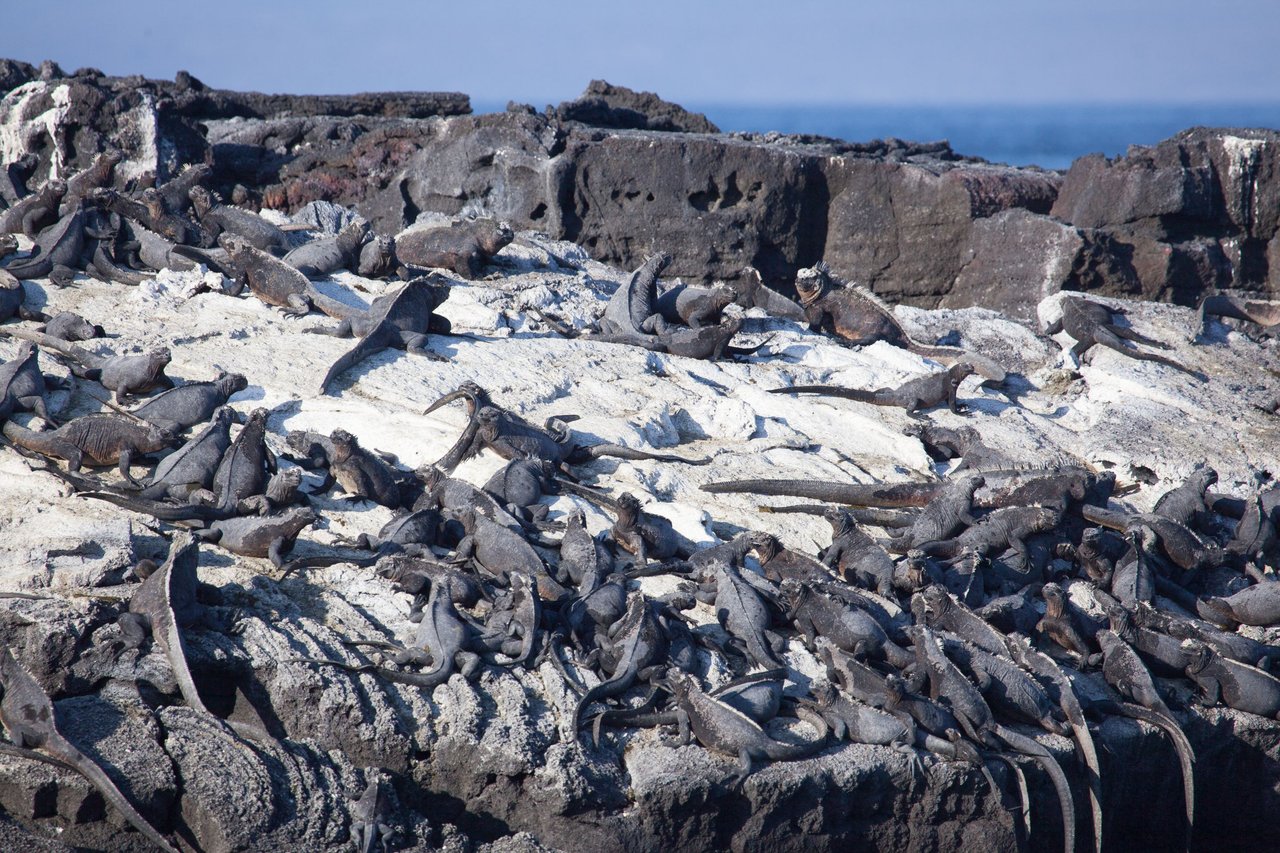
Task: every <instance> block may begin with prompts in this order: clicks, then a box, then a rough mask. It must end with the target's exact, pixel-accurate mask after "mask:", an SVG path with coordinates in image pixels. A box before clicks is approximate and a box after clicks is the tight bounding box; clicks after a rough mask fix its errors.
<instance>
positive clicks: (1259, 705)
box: [1180, 640, 1280, 719]
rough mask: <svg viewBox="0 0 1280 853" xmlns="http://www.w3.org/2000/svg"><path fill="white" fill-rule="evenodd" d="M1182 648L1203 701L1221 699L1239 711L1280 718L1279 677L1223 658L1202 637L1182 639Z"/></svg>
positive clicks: (1213, 702) (1214, 702)
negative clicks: (1201, 639) (1201, 640)
mask: <svg viewBox="0 0 1280 853" xmlns="http://www.w3.org/2000/svg"><path fill="white" fill-rule="evenodd" d="M1180 648H1181V649H1182V653H1183V655H1184V656H1185V657H1186V661H1187V667H1186V673H1187V678H1190V679H1191V680H1192V681H1193V682H1195V683H1196V685H1197V686H1198V687H1199V688H1200V691H1201V701H1202V702H1203V703H1204V704H1206V705H1214V704H1217V703H1219V702H1221V703H1222V704H1223V705H1226V706H1227V707H1228V708H1235V709H1236V710H1237V711H1247V712H1249V713H1250V714H1257V715H1258V716H1261V717H1270V718H1272V719H1277V718H1280V679H1277V678H1276V677H1275V676H1274V675H1271V674H1269V673H1266V672H1263V671H1262V670H1260V669H1258V668H1257V667H1255V666H1249V665H1248V664H1246V663H1240V662H1239V661H1234V660H1231V659H1230V658H1224V657H1222V656H1221V655H1219V654H1218V653H1217V652H1215V651H1214V650H1213V649H1211V648H1209V647H1208V646H1207V645H1205V644H1204V643H1202V642H1200V641H1199V640H1183V641H1182V643H1181V646H1180Z"/></svg>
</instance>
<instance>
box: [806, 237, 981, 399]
mask: <svg viewBox="0 0 1280 853" xmlns="http://www.w3.org/2000/svg"><path fill="white" fill-rule="evenodd" d="M795 285H796V294H797V295H798V296H799V297H800V305H801V307H802V308H803V309H804V317H805V320H807V321H808V323H809V328H810V329H811V330H813V331H815V332H823V333H825V334H828V335H834V336H836V337H838V338H842V339H844V340H846V341H848V342H849V343H851V344H853V345H854V346H865V345H867V344H872V343H875V342H876V341H885V342H887V343H889V344H890V345H892V346H895V347H899V348H901V349H905V350H908V351H910V352H913V353H916V354H917V355H923V356H927V357H928V358H932V359H934V360H936V361H939V362H941V363H943V364H947V365H950V364H956V363H959V362H968V363H969V364H971V365H973V366H974V367H975V368H976V369H977V371H978V372H979V373H981V374H982V375H983V376H984V377H985V378H987V379H991V380H993V381H995V382H1003V381H1004V378H1005V371H1004V368H1002V367H1000V365H998V364H996V363H995V362H994V361H992V360H991V359H989V358H987V357H985V356H982V355H978V354H977V353H972V352H967V351H965V350H963V349H960V348H958V347H944V346H929V345H927V344H922V343H919V342H918V341H915V340H912V338H911V336H910V335H909V334H907V330H906V329H904V328H903V327H902V324H901V323H899V322H898V320H897V318H895V317H894V316H893V312H892V310H890V308H889V306H888V305H886V304H885V303H884V302H883V301H882V300H881V299H880V297H878V296H876V295H875V294H874V293H872V292H871V291H870V290H868V289H866V288H864V287H857V286H851V285H848V284H845V283H844V282H842V281H839V280H838V279H837V278H836V277H835V276H833V275H832V274H831V270H830V269H829V268H828V267H827V265H826V264H825V263H824V262H822V261H819V262H818V263H817V264H815V265H814V266H812V267H808V268H806V269H802V270H800V271H799V272H798V273H796V282H795Z"/></svg>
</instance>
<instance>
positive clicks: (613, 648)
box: [551, 592, 667, 732]
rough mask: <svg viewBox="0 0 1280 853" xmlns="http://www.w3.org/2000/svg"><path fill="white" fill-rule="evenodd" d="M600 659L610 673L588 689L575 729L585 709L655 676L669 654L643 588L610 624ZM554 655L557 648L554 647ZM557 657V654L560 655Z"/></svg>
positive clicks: (575, 714) (580, 703)
mask: <svg viewBox="0 0 1280 853" xmlns="http://www.w3.org/2000/svg"><path fill="white" fill-rule="evenodd" d="M607 639H608V641H609V642H608V644H607V645H605V646H602V654H601V655H600V662H601V664H602V665H603V666H605V668H606V671H607V672H608V673H609V677H608V678H607V679H605V680H603V681H601V682H600V683H599V684H596V685H595V686H593V687H592V688H591V689H590V690H588V691H586V693H584V694H583V695H582V697H581V698H580V699H579V700H578V704H577V705H576V706H575V707H574V709H573V731H574V732H577V731H578V730H579V729H581V728H582V718H583V714H584V712H585V711H586V710H587V708H589V707H590V706H591V704H592V703H594V702H599V701H601V700H603V699H607V698H609V697H611V696H617V695H618V694H619V693H623V692H624V691H626V690H629V689H630V688H631V686H632V685H633V684H635V682H636V680H637V679H643V680H648V679H650V678H652V677H653V676H654V675H655V674H657V672H658V671H659V669H660V668H661V666H662V663H663V661H664V659H665V658H666V651H667V638H666V635H665V634H664V632H663V630H662V626H661V625H660V624H659V623H658V620H657V619H656V617H655V616H654V613H653V609H652V607H651V605H650V603H649V602H648V601H647V600H646V599H645V596H644V594H643V593H641V592H634V593H632V594H631V595H630V596H629V597H628V599H627V609H626V612H625V613H624V614H623V615H622V618H621V619H619V620H618V621H617V622H615V623H614V624H613V625H612V626H610V628H609V630H608V633H607ZM551 654H552V655H555V654H556V652H555V651H554V650H552V652H551ZM557 660H558V658H557Z"/></svg>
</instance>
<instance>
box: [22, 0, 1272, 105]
mask: <svg viewBox="0 0 1280 853" xmlns="http://www.w3.org/2000/svg"><path fill="white" fill-rule="evenodd" d="M481 7H483V10H484V13H483V14H481V13H480V12H479V11H476V10H478V9H480V8H481ZM175 9H182V10H183V11H182V12H180V13H179V12H176V11H175ZM214 9H216V10H217V11H216V12H215V11H213V10H214ZM10 12H11V14H9V15H6V20H5V22H4V26H3V28H2V30H0V56H7V57H13V58H17V59H23V60H26V61H29V62H38V61H40V60H41V59H44V58H52V59H56V60H57V61H58V62H59V63H60V64H62V65H63V67H65V68H66V69H67V70H68V71H70V70H73V69H74V68H77V67H80V66H85V65H89V66H95V67H98V68H101V69H102V70H104V71H106V72H107V73H109V74H134V73H141V74H145V75H147V76H150V77H167V78H171V77H172V76H173V74H174V72H175V71H177V70H178V69H180V68H185V69H187V70H189V71H191V72H192V73H193V74H195V75H196V76H197V77H199V78H201V79H202V80H204V81H205V82H206V83H208V84H210V85H212V86H216V87H219V88H231V89H256V90H260V91H269V92H294V93H343V92H357V91H370V90H393V89H425V90H449V91H461V92H465V93H467V94H469V95H471V96H472V97H473V99H475V100H477V101H481V102H495V101H497V102H505V101H506V100H508V99H514V100H517V101H525V102H529V103H533V104H534V105H536V106H539V107H541V106H542V105H544V104H546V103H555V102H559V101H561V100H566V99H569V98H572V97H573V96H575V95H577V94H578V93H579V92H581V90H582V89H583V87H584V86H585V85H586V83H587V81H589V80H591V79H592V78H604V79H607V80H609V81H610V82H612V83H616V84H620V85H625V86H630V87H631V88H634V89H645V90H650V91H656V92H658V93H659V94H661V95H663V96H664V97H666V98H668V99H670V100H674V101H678V102H681V103H686V104H689V105H693V106H698V105H704V104H716V103H742V104H751V103H771V104H778V103H802V102H808V103H898V104H921V103H933V104H937V103H987V104H989V103H1001V104H1029V103H1137V102H1146V103H1150V102H1162V103H1186V102H1191V103H1205V102H1222V101H1235V102H1249V101H1269V102H1275V101H1277V100H1280V63H1277V61H1276V59H1275V56H1276V46H1275V45H1276V38H1277V36H1278V35H1280V2H1276V0H1215V2H1212V3H1206V2H1203V0H1196V1H1195V2H1193V0H1110V2H1096V1H1095V0H1075V2H1063V1H1062V0H1056V2H1048V0H985V2H984V0H974V2H968V3H965V2H957V0H950V2H944V0H912V2H910V3H909V4H895V3H885V2H882V0H881V2H876V3H862V2H845V3H834V2H826V3H820V2H814V0H787V1H786V2H769V3H764V2H755V0H739V2H734V3H720V2H698V0H682V2H673V1H672V0H650V2H646V3H644V4H621V3H611V2H608V0H597V2H594V3H584V2H564V0H542V2H538V3H530V2H523V3H508V2H499V0H488V2H485V3H483V4H482V3H467V4H465V8H464V4H462V3H447V4H446V3H431V2H408V0H393V1H392V2H375V0H369V2H365V3H353V2H351V0H346V2H330V0H315V2H307V3H302V2H292V1H291V0H287V2H275V3H272V2H269V0H259V2H253V3H249V2H240V0H229V2H219V3H200V4H188V3H182V2H180V0H165V2H161V0H120V1H119V2H54V0H40V2H35V3H28V4H23V5H22V9H21V12H20V13H18V14H13V13H14V12H16V9H10Z"/></svg>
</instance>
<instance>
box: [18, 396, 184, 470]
mask: <svg viewBox="0 0 1280 853" xmlns="http://www.w3.org/2000/svg"><path fill="white" fill-rule="evenodd" d="M4 437H5V438H6V439H8V440H9V441H10V442H12V443H13V444H14V445H16V446H18V447H21V448H24V449H26V450H30V451H33V452H35V453H38V454H40V455H41V456H52V457H57V458H58V459H63V460H66V463H67V469H68V470H69V471H79V470H80V468H81V467H82V466H83V465H86V464H88V465H98V466H105V465H118V466H119V469H120V474H121V476H123V477H124V478H125V479H126V480H128V481H129V482H130V483H132V484H133V485H135V486H138V485H140V484H139V483H138V481H137V480H136V479H135V478H134V476H133V473H132V472H131V471H130V470H129V469H130V467H131V466H132V465H133V463H134V462H135V460H136V459H137V458H138V457H141V456H146V455H148V454H151V453H159V452H160V451H162V450H166V449H168V448H169V447H172V446H173V444H174V443H175V442H176V439H175V437H174V435H173V433H171V432H169V431H168V430H166V429H163V428H161V427H157V426H153V425H151V424H140V423H136V422H134V421H131V420H128V419H126V418H122V417H119V416H117V415H109V414H92V415H83V416H82V417H78V418H76V419H75V420H72V421H68V422H67V423H65V424H63V425H62V426H60V427H58V428H57V429H54V430H49V431H46V432H35V431H33V430H29V429H27V428H25V427H21V426H18V425H17V424H16V423H13V422H12V421H9V422H7V423H5V425H4Z"/></svg>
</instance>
